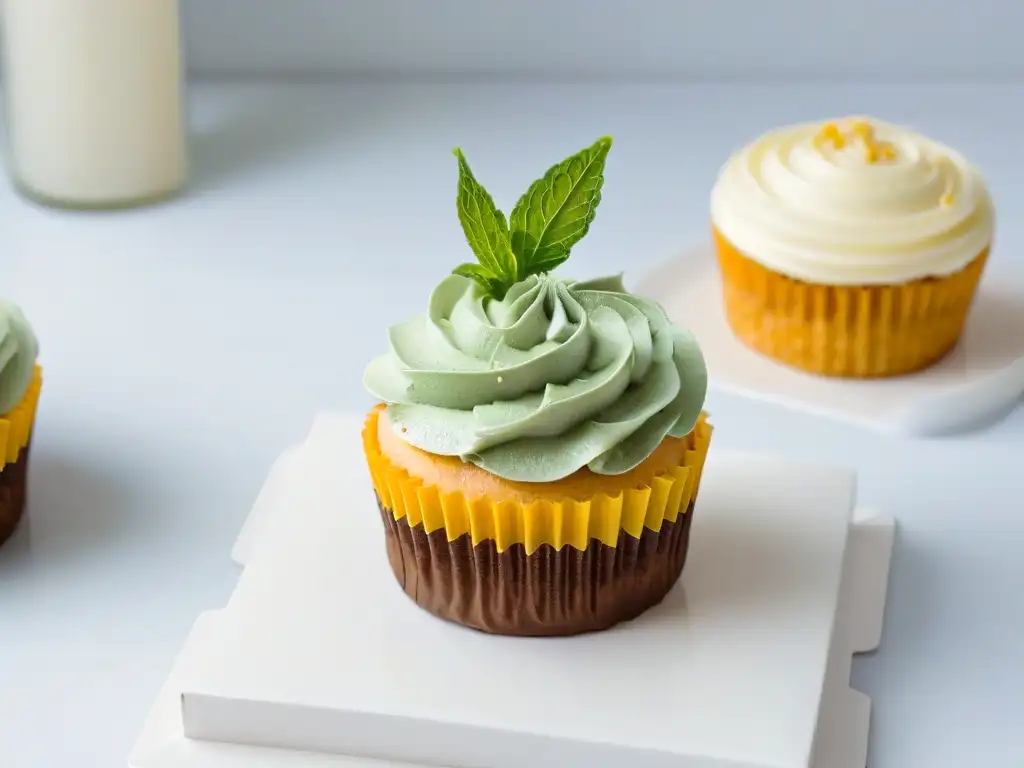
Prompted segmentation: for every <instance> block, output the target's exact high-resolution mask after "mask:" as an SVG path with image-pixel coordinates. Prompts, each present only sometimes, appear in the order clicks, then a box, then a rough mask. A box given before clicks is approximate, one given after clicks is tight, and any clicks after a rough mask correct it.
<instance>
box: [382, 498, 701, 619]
mask: <svg viewBox="0 0 1024 768" xmlns="http://www.w3.org/2000/svg"><path fill="white" fill-rule="evenodd" d="M378 504H379V507H380V512H381V518H382V519H383V521H384V526H385V529H386V542H387V552H388V560H389V562H390V564H391V569H392V571H393V572H394V574H395V578H396V579H397V580H398V583H399V585H400V586H401V587H402V589H403V590H404V591H405V593H406V594H407V595H408V596H409V597H410V598H411V599H412V600H413V601H414V602H416V603H417V604H418V605H419V606H420V607H421V608H423V609H425V610H427V611H429V612H430V613H433V614H434V615H436V616H438V617H440V618H443V619H447V620H449V621H453V622H456V623H458V624H462V625H464V626H467V627H471V628H473V629H478V630H481V631H483V632H490V633H495V634H503V635H520V636H553V635H572V634H580V633H584V632H593V631H597V630H601V629H605V628H607V627H610V626H612V625H614V624H617V623H619V622H621V621H627V620H629V619H633V618H636V617H637V616H639V615H640V614H641V613H643V612H644V611H646V610H647V609H648V608H650V607H652V606H653V605H656V604H657V603H659V602H661V600H662V599H663V598H664V597H665V595H666V594H667V593H668V592H669V590H671V589H672V587H673V585H674V584H675V583H676V581H677V580H678V579H679V575H680V573H681V572H682V570H683V566H684V564H685V562H686V552H687V546H688V543H689V535H690V522H691V520H692V518H693V514H692V512H693V506H692V504H691V505H690V506H689V509H688V510H687V511H686V512H684V513H683V514H680V515H678V516H677V517H676V519H675V521H672V522H669V521H666V522H664V523H663V524H662V527H661V530H660V531H658V532H655V531H653V530H651V529H650V528H644V529H643V530H642V532H641V534H640V537H639V538H636V537H634V536H631V535H630V534H628V533H626V532H625V531H620V533H619V539H618V541H617V542H616V545H615V546H613V547H611V546H608V545H606V544H603V543H601V542H599V541H597V540H596V539H592V540H591V541H590V543H589V545H588V546H587V547H586V548H585V549H582V550H581V549H577V548H575V547H570V546H564V547H562V548H561V549H557V550H556V549H555V548H554V547H552V546H551V545H550V544H543V545H541V546H540V547H539V548H538V549H537V550H536V551H535V552H534V553H533V554H530V555H528V554H527V553H526V549H525V547H524V545H522V544H514V545H512V546H511V547H509V548H508V549H506V550H505V551H503V552H499V551H498V549H497V547H496V545H495V541H494V540H493V539H490V540H486V541H483V542H481V543H479V544H476V545H474V544H473V542H472V540H471V538H470V536H469V535H468V534H463V535H462V536H459V537H457V538H456V539H454V540H451V541H449V540H448V537H447V536H446V535H445V533H444V531H443V530H437V531H434V532H433V533H429V534H428V533H426V532H425V530H424V528H423V526H422V525H412V526H410V525H409V521H408V518H402V519H398V520H396V519H395V516H394V514H392V512H391V510H389V509H388V508H387V507H385V506H384V505H383V504H382V503H381V502H380V500H379V499H378Z"/></svg>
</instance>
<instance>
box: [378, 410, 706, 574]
mask: <svg viewBox="0 0 1024 768" xmlns="http://www.w3.org/2000/svg"><path fill="white" fill-rule="evenodd" d="M379 413H380V412H379V411H378V410H376V409H375V410H373V411H371V412H370V414H369V415H368V417H367V419H366V424H365V426H364V428H363V434H362V437H363V447H364V449H365V452H366V458H367V463H368V465H369V469H370V475H371V477H372V479H373V486H374V490H375V491H376V492H377V496H378V497H379V498H380V501H381V504H382V505H383V506H384V507H385V509H387V510H389V511H390V512H391V513H392V514H393V515H394V518H395V520H402V519H403V518H406V519H407V522H408V524H409V526H410V527H415V526H422V527H423V529H424V531H425V532H426V533H428V534H430V533H433V532H434V531H436V530H440V529H444V531H445V533H446V535H447V538H448V541H449V542H451V541H455V540H456V539H458V538H459V537H461V536H464V535H467V534H468V535H469V536H470V539H471V541H472V543H473V546H476V545H477V544H479V543H480V542H482V541H486V540H490V539H493V540H494V542H495V546H496V548H497V551H498V552H504V551H505V550H507V549H508V548H509V547H511V546H513V545H515V544H522V545H523V546H524V548H525V550H526V554H528V555H529V554H532V553H533V552H536V551H537V549H538V548H539V547H540V546H541V545H543V544H548V545H550V546H552V547H553V548H554V549H556V550H558V549H561V548H562V547H565V546H569V547H573V548H575V549H578V550H585V549H586V548H587V546H588V545H589V543H590V541H591V540H594V539H596V540H598V541H600V542H601V543H602V544H605V545H607V546H609V547H615V546H616V545H617V543H618V541H619V532H620V531H625V532H626V533H627V534H629V535H630V536H632V537H633V538H639V537H640V534H641V533H642V531H643V529H644V527H647V528H649V529H651V530H652V531H655V532H658V531H660V530H661V526H662V523H663V522H664V521H666V520H667V521H669V522H675V521H676V519H677V518H678V517H679V515H681V514H685V513H686V510H687V507H688V506H689V505H690V503H691V502H692V501H694V500H695V499H696V496H697V490H698V488H699V486H700V479H701V474H702V472H703V469H704V463H705V460H706V458H707V453H708V449H709V447H710V443H711V433H712V426H711V424H710V423H708V420H707V414H701V417H700V419H699V421H698V423H697V425H696V426H695V427H694V429H693V431H691V432H690V434H689V435H687V436H686V437H684V438H682V439H683V440H684V441H686V449H685V452H684V454H683V460H682V463H680V464H679V465H677V466H672V467H670V468H669V469H668V470H666V471H664V472H662V473H659V474H657V475H655V476H654V477H653V478H651V480H650V482H645V483H641V484H639V485H638V486H636V487H625V488H622V489H621V490H619V491H618V492H617V493H611V494H610V493H605V492H599V493H595V494H594V495H592V496H590V497H588V498H573V497H570V496H565V497H561V498H559V497H558V496H557V495H556V496H553V497H552V496H548V495H545V497H544V498H538V499H536V500H534V501H532V502H528V503H522V502H519V501H512V500H501V501H496V500H494V499H492V498H491V497H490V496H488V495H479V496H467V495H465V494H464V493H463V492H462V491H445V490H442V489H440V488H439V487H437V486H436V485H431V484H427V483H425V482H424V481H423V479H422V478H419V477H415V476H413V475H410V473H409V472H408V471H407V470H405V469H404V468H402V467H399V466H396V465H395V464H393V463H392V462H391V461H390V460H389V459H388V458H387V456H385V455H384V453H383V452H382V451H381V447H380V443H379V441H378V438H377V420H378V418H379ZM667 439H674V438H667ZM588 472H589V470H586V469H584V470H580V473H588ZM580 473H576V475H574V476H573V478H574V485H576V486H578V484H579V479H580V478H579V475H580ZM545 485H546V487H547V489H549V490H550V489H551V488H552V487H553V486H554V485H555V484H545ZM517 487H522V484H517Z"/></svg>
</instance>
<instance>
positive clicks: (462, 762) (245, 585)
mask: <svg viewBox="0 0 1024 768" xmlns="http://www.w3.org/2000/svg"><path fill="white" fill-rule="evenodd" d="M360 425H361V419H359V418H356V417H353V416H342V415H336V414H324V415H321V416H319V417H318V418H317V420H316V422H315V425H314V427H313V429H312V432H311V433H310V435H309V438H308V439H307V441H306V442H305V444H304V445H303V446H301V447H300V448H298V449H294V450H292V451H289V452H288V453H286V454H285V455H283V456H282V457H281V458H280V459H279V461H278V462H277V464H276V465H275V467H274V468H273V470H272V471H271V473H270V476H269V478H268V480H267V483H266V485H265V487H264V489H263V491H262V492H261V494H260V496H259V498H258V500H257V502H256V504H255V506H254V510H253V513H252V516H251V518H250V520H249V522H248V523H247V525H246V527H245V530H244V531H243V533H242V535H241V536H240V537H239V541H238V543H237V545H236V548H235V552H234V555H235V557H236V559H238V560H239V561H240V562H241V563H244V564H245V569H244V571H243V573H242V576H241V578H240V579H239V583H238V586H237V588H236V590H235V591H234V593H233V595H232V597H231V599H230V601H229V602H228V604H227V606H225V607H224V608H223V609H221V610H217V611H211V612H209V613H206V614H203V615H202V616H201V617H200V618H199V620H198V621H197V623H196V625H195V627H194V628H193V630H192V633H191V634H190V636H189V638H188V640H187V642H186V644H185V647H184V649H183V650H182V652H181V655H180V657H179V658H178V660H177V663H176V664H175V667H174V670H173V672H172V674H171V676H170V678H169V679H168V681H167V682H166V684H165V686H164V688H163V690H162V691H161V692H160V694H159V696H158V698H157V700H156V703H155V705H154V707H153V709H152V711H151V713H150V715H149V717H148V719H147V720H146V723H145V726H144V728H143V731H142V733H141V735H140V736H139V739H138V742H137V744H136V745H135V748H134V750H133V752H132V755H131V757H130V765H131V766H132V767H133V768H271V766H273V767H274V768H374V767H376V768H398V767H399V766H403V765H404V766H439V767H447V768H454V767H455V766H458V767H459V768H564V767H565V766H577V765H580V766H582V765H586V766H588V767H589V768H605V767H607V768H612V767H613V766H615V767H616V768H618V767H620V766H623V765H629V766H631V768H668V766H672V767H673V768H718V767H720V768H726V766H728V767H729V768H761V767H762V766H763V767H765V768H767V766H775V767H776V768H783V767H787V768H863V766H864V765H865V763H866V758H867V736H868V722H869V710H870V702H869V700H868V698H867V697H866V696H864V695H863V694H861V693H859V692H857V691H854V690H851V689H850V687H849V673H850V663H851V655H852V654H854V653H858V652H863V651H869V650H871V649H873V648H874V647H875V646H876V645H877V644H878V642H879V638H880V634H881V626H882V616H883V609H884V604H885V594H886V585H887V581H888V572H889V559H890V553H891V549H892V543H893V535H894V523H893V521H892V520H891V519H890V518H888V517H885V516H884V515H881V514H880V513H877V512H875V511H872V510H866V509H855V508H854V491H855V484H856V480H855V476H854V475H853V473H851V472H847V471H843V470H837V469H828V468H821V467H812V466H801V465H796V464H791V463H788V462H784V461H781V460H777V459H773V458H765V457H757V456H745V455H734V454H726V453H721V452H718V451H715V450H714V448H712V452H711V456H710V458H709V463H708V466H707V469H706V471H705V475H704V480H703V485H702V489H701V495H700V500H699V503H698V506H697V510H696V513H695V514H696V517H695V519H694V523H693V526H694V527H693V531H692V545H691V552H690V557H689V560H688V562H687V566H686V570H685V572H684V574H683V578H682V580H681V582H680V584H679V585H677V587H676V588H675V590H674V591H673V592H672V593H670V595H669V596H668V597H667V598H666V600H665V601H664V602H663V603H662V604H661V605H660V606H658V607H656V608H654V609H652V610H651V611H649V612H648V613H647V614H645V615H644V616H642V617H640V618H639V619H637V620H635V621H633V622H629V623H627V624H623V625H620V626H619V627H617V628H614V629H612V630H610V631H607V632H603V633H597V634H593V635H585V636H580V637H575V638H560V639H524V638H503V637H492V636H488V635H484V634H480V633H477V632H473V631H470V630H466V629H463V628H460V627H457V626H454V625H450V624H447V623H445V622H442V621H440V620H438V619H435V618H434V617H432V616H430V615H429V614H427V613H425V612H423V611H422V610H420V609H419V608H418V607H416V606H415V605H414V604H413V603H412V602H411V601H410V600H409V599H408V598H407V597H406V596H405V594H404V593H403V592H402V591H401V589H400V588H399V587H398V586H397V584H396V583H395V580H394V577H393V576H392V574H391V572H390V569H389V567H388V564H387V559H386V557H385V554H384V545H383V531H382V527H381V524H380V520H379V517H378V514H377V511H376V507H375V502H374V498H373V494H372V491H371V489H370V485H369V479H368V477H367V473H366V470H365V468H364V463H363V457H362V449H361V444H360V439H359V432H360Z"/></svg>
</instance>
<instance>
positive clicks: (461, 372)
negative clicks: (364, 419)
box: [363, 275, 707, 482]
mask: <svg viewBox="0 0 1024 768" xmlns="http://www.w3.org/2000/svg"><path fill="white" fill-rule="evenodd" d="M388 336H389V340H390V344H391V353H390V354H387V355H384V356H382V357H379V358H377V359H376V360H374V361H373V362H372V363H371V364H370V365H369V366H368V367H367V369H366V373H365V375H364V379H363V381H364V384H365V386H366V388H367V389H368V390H369V391H370V392H371V393H373V394H374V395H375V396H376V397H378V398H380V399H381V400H383V401H384V402H386V403H388V408H387V416H388V421H389V422H390V424H391V426H392V428H393V429H394V430H395V432H396V434H398V435H399V436H400V437H401V439H402V440H404V441H405V442H407V443H409V444H411V445H413V446H415V447H417V448H420V449H422V450H424V451H427V452H429V453H433V454H437V455H442V456H459V457H461V458H462V459H463V460H464V461H467V462H471V463H473V464H475V465H477V466H479V467H481V468H483V469H485V470H487V471H488V472H491V473H492V474H495V475H497V476H499V477H503V478H506V479H509V480H517V481H524V482H551V481H554V480H559V479H561V478H564V477H568V476H569V475H571V474H572V473H574V472H576V471H577V470H579V469H581V468H582V467H589V468H590V469H591V470H592V471H593V472H596V473H598V474H605V475H615V474H621V473H624V472H628V471H629V470H631V469H633V468H634V467H636V466H637V465H638V464H640V463H641V462H643V460H644V459H646V458H647V457H648V456H650V455H651V453H653V452H654V449H655V448H657V447H658V445H659V444H660V443H661V441H662V440H663V439H664V438H665V437H666V436H669V435H671V436H675V437H682V436H684V435H686V434H687V433H689V432H690V430H692V429H693V427H694V424H695V423H696V422H697V419H698V417H699V416H700V412H701V409H702V407H703V405H704V397H705V394H706V391H707V369H706V367H705V364H704V357H703V355H702V353H701V350H700V347H699V346H698V344H697V342H696V340H695V339H694V338H693V336H692V335H691V334H690V333H689V332H687V331H685V330H683V329H682V328H679V327H678V326H675V325H673V324H672V323H671V322H670V321H669V319H668V317H667V316H666V314H665V312H664V310H663V309H662V308H661V307H660V306H659V305H658V304H656V303H655V302H653V301H650V300H648V299H644V298H641V297H639V296H634V295H632V294H630V293H628V292H627V291H626V289H625V288H624V287H623V285H622V281H621V279H620V278H618V277H610V278H601V279H597V280H591V281H584V282H573V281H569V280H563V279H560V278H557V277H553V276H550V275H540V276H532V277H529V278H527V279H526V280H523V281H521V282H519V283H516V284H515V285H513V286H512V288H511V289H510V290H509V291H508V293H507V294H506V296H505V298H504V299H502V300H500V301H498V300H490V299H485V298H483V297H481V296H480V294H479V291H478V290H477V288H476V286H475V284H474V283H473V282H472V281H471V280H469V279H468V278H465V277H461V276H458V275H451V276H449V277H447V278H445V280H443V281H442V282H441V283H440V284H439V285H438V286H437V288H436V289H435V290H434V292H433V293H432V294H431V297H430V302H429V308H428V311H427V312H426V314H423V315H418V316H416V317H414V318H412V319H411V320H408V321H406V322H404V323H400V324H398V325H395V326H393V327H391V328H390V329H389V333H388Z"/></svg>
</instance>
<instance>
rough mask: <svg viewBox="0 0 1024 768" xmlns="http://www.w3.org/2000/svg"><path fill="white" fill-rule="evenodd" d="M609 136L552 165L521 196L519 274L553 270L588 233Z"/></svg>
mask: <svg viewBox="0 0 1024 768" xmlns="http://www.w3.org/2000/svg"><path fill="white" fill-rule="evenodd" d="M611 147H612V139H611V137H610V136H604V137H602V138H600V139H598V140H597V141H596V142H594V144H592V145H591V146H589V147H587V148H586V149H584V150H583V151H582V152H578V153H576V154H575V155H573V156H572V157H570V158H568V159H566V160H563V161H562V162H561V163H559V164H558V165H555V166H552V167H551V168H550V169H548V172H547V173H545V174H544V177H543V178H542V179H539V180H538V181H535V182H533V184H531V185H530V188H529V189H528V190H527V192H526V194H525V195H523V196H522V197H521V198H519V202H518V203H516V207H515V208H514V209H512V216H511V217H510V222H511V228H512V237H511V240H512V251H513V253H514V254H515V256H516V257H517V259H518V266H519V271H518V274H517V277H518V278H519V279H520V280H522V279H523V278H525V277H527V276H528V275H533V274H538V273H541V272H550V271H551V270H553V269H554V268H555V267H557V266H558V265H559V264H561V263H562V262H563V261H565V260H566V259H568V258H569V251H570V249H571V248H572V247H573V246H574V245H575V244H576V243H578V242H579V241H580V240H581V239H583V236H584V235H586V234H587V230H588V229H589V228H590V223H591V222H592V221H593V220H594V215H595V212H596V209H597V205H598V203H600V202H601V186H602V184H604V175H603V174H604V163H605V158H607V157H608V151H609V150H610V149H611Z"/></svg>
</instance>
